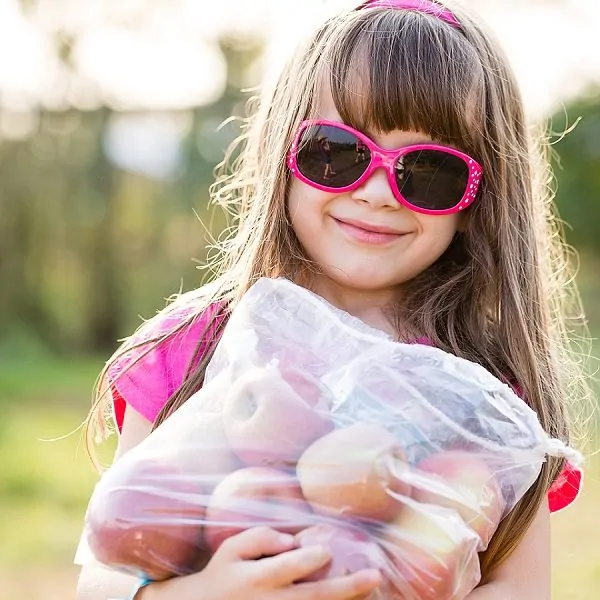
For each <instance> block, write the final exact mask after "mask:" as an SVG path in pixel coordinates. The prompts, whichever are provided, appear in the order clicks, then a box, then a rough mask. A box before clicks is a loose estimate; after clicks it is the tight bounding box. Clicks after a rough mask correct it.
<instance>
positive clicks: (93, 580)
mask: <svg viewBox="0 0 600 600" xmlns="http://www.w3.org/2000/svg"><path fill="white" fill-rule="evenodd" d="M151 429H152V423H150V421H148V420H147V419H145V418H144V417H142V415H140V414H139V413H137V412H136V411H135V410H133V409H132V408H131V407H129V406H127V408H126V409H125V416H124V419H123V427H122V431H121V434H120V436H119V444H118V447H117V451H116V453H115V459H114V460H115V461H116V460H118V459H119V457H121V456H123V454H125V452H127V451H129V450H131V449H132V448H133V447H135V446H137V445H138V444H139V443H140V442H141V441H142V440H144V439H145V438H146V437H147V436H148V435H149V434H150V431H151ZM136 581H137V579H135V578H134V577H129V576H128V575H123V574H121V573H118V572H116V571H112V570H109V569H106V568H104V567H102V566H101V565H96V564H89V565H84V566H83V567H82V569H81V572H80V575H79V581H78V583H77V600H106V599H107V598H127V597H128V596H129V593H130V592H131V590H133V588H134V585H135V584H136Z"/></svg>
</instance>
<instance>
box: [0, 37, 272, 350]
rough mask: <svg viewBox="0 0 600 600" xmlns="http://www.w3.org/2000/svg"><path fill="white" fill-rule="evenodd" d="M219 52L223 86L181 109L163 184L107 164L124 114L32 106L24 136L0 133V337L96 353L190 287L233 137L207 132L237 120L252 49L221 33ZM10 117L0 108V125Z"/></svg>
mask: <svg viewBox="0 0 600 600" xmlns="http://www.w3.org/2000/svg"><path fill="white" fill-rule="evenodd" d="M72 46H73V40H72V38H70V37H67V36H59V37H58V39H57V43H56V51H57V54H58V55H59V56H60V57H61V58H62V60H63V61H64V63H65V64H66V65H67V66H69V67H72V64H71V61H70V48H71V47H72ZM219 47H220V49H221V51H222V53H223V55H224V57H225V62H226V65H227V86H226V88H225V90H224V93H223V95H222V96H221V97H220V98H219V99H218V100H216V101H215V102H213V103H212V104H209V105H206V106H199V107H196V108H194V109H191V110H190V111H187V112H188V117H186V118H187V120H188V121H189V123H190V125H189V127H188V128H187V132H186V133H185V134H184V137H183V139H181V146H180V152H179V154H178V165H177V168H176V170H175V172H174V174H172V175H170V176H168V177H166V178H165V177H161V176H152V174H148V173H140V172H134V171H129V170H125V167H123V166H119V165H118V164H117V163H115V162H114V161H113V158H114V157H112V156H111V154H110V149H109V148H108V144H107V135H108V132H109V130H110V128H111V127H112V126H113V125H114V123H115V121H116V119H127V118H128V116H135V115H131V114H128V113H120V112H119V113H118V112H115V111H114V109H112V108H110V107H109V106H101V107H100V108H99V109H96V110H90V111H85V112H83V111H79V110H76V109H68V110H64V111H51V110H47V109H37V112H36V114H35V116H36V118H37V123H38V125H37V127H36V128H35V130H34V132H33V134H32V135H31V136H29V137H26V138H25V139H18V140H17V139H6V138H5V139H2V137H1V136H0V181H2V186H1V187H0V214H2V218H1V219H0V281H1V282H2V284H1V286H0V288H1V291H0V331H2V332H4V334H5V335H4V336H0V338H1V337H5V336H6V333H7V332H8V331H9V330H14V329H19V330H22V329H23V327H25V328H27V329H28V330H30V331H31V332H32V333H33V334H34V335H35V336H36V337H38V338H40V339H41V340H42V341H43V342H44V343H45V345H46V346H47V347H48V348H49V349H51V350H52V351H54V352H63V353H77V352H82V351H85V352H100V353H102V354H103V355H106V354H107V353H109V352H110V351H111V350H113V349H114V348H115V346H116V344H117V339H118V338H119V337H122V336H124V335H127V334H129V333H130V332H131V331H132V330H133V329H134V328H135V327H136V326H137V325H139V323H140V318H139V315H143V316H144V317H149V316H151V315H152V314H153V312H154V311H156V310H157V309H159V308H160V307H161V306H162V305H164V298H166V297H168V296H170V295H171V294H173V293H174V292H176V291H178V290H179V289H180V287H181V286H182V281H183V282H184V284H185V285H183V287H184V288H189V287H196V286H198V285H200V283H201V281H202V279H203V275H201V274H199V273H198V271H197V270H196V266H197V264H196V263H197V262H200V263H202V262H203V261H204V260H205V258H206V252H205V246H206V243H207V241H210V237H209V236H208V235H207V232H206V227H208V228H209V229H210V230H211V232H212V233H213V234H214V235H218V234H219V232H220V231H221V230H222V229H223V228H224V227H225V225H226V220H225V218H224V216H223V215H221V214H220V212H219V214H218V215H215V218H214V219H213V218H212V211H211V210H210V209H209V205H208V187H209V185H210V184H211V183H212V181H213V170H214V167H215V165H216V164H217V163H218V162H219V161H220V160H221V159H222V157H223V154H224V151H225V149H226V147H227V146H228V144H229V143H230V142H231V140H232V139H233V138H234V137H235V136H237V135H238V134H239V126H238V125H237V124H234V123H229V124H228V125H226V126H225V127H224V128H223V129H221V130H218V126H219V124H220V123H222V122H223V121H224V120H225V119H227V118H229V117H230V116H231V115H232V114H237V115H241V114H243V110H244V101H245V99H246V98H247V97H248V94H247V93H244V92H242V91H240V87H242V86H243V87H248V86H251V85H254V84H256V83H257V78H258V73H257V72H256V71H254V70H253V69H254V67H255V64H256V61H257V60H258V59H259V58H260V56H261V53H262V47H263V45H262V40H260V39H259V38H239V37H235V36H231V35H224V36H223V37H222V38H221V39H220V40H219ZM0 100H1V98H0ZM184 112H185V111H184ZM151 116H152V115H150V117H151ZM164 116H165V115H163V117H164ZM181 117H182V112H181V111H179V112H178V113H173V114H172V115H171V116H169V115H168V114H167V115H166V118H167V119H169V118H172V119H174V120H177V119H179V118H181ZM11 118H12V115H11V113H9V112H8V111H7V109H5V108H2V106H1V102H0V122H1V121H2V120H3V119H4V120H10V119H11ZM125 143H126V141H125ZM131 148H132V149H131V152H133V153H135V152H136V146H135V145H132V146H131ZM195 213H197V215H198V217H200V219H201V220H202V221H203V224H201V223H199V222H198V220H197V218H196V215H195ZM194 260H195V261H196V262H194ZM5 339H6V338H5ZM0 342H2V339H0Z"/></svg>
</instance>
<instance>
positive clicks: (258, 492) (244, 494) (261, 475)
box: [204, 467, 314, 552]
mask: <svg viewBox="0 0 600 600" xmlns="http://www.w3.org/2000/svg"><path fill="white" fill-rule="evenodd" d="M311 514H312V511H311V509H310V506H309V505H308V503H307V502H306V501H305V500H304V498H303V496H302V491H301V489H300V486H299V485H298V481H297V480H296V478H295V477H294V476H292V475H290V474H289V473H286V472H284V471H278V470H276V469H271V468H268V467H248V468H246V469H240V470H239V471H236V472H235V473H232V474H231V475H229V476H228V477H226V478H225V479H224V480H223V481H222V482H221V483H220V484H219V485H218V486H217V487H216V488H215V490H214V492H213V494H212V497H211V499H210V502H209V504H208V508H207V510H206V524H205V527H204V540H205V542H206V544H207V545H208V547H209V548H210V549H211V551H212V552H215V551H216V550H217V548H218V547H219V546H220V545H221V544H222V543H223V542H224V541H225V540H226V539H227V538H229V537H231V536H233V535H236V534H238V533H241V532H242V531H244V530H245V529H248V528H249V527H256V526H262V525H267V526H269V527H273V528H275V529H277V530H278V531H281V532H283V533H291V534H295V533H296V532H297V531H299V530H300V529H302V528H303V527H306V526H308V525H309V524H310V523H311V522H312V519H311ZM313 518H314V517H313Z"/></svg>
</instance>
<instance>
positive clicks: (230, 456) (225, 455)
mask: <svg viewBox="0 0 600 600" xmlns="http://www.w3.org/2000/svg"><path fill="white" fill-rule="evenodd" d="M160 459H161V460H162V461H163V462H167V463H169V464H173V465H176V466H177V468H178V469H179V470H180V471H181V472H182V473H183V474H184V476H185V477H186V478H188V479H189V480H190V481H195V482H198V483H200V484H201V485H202V487H203V489H204V490H205V491H206V492H207V493H208V494H210V493H211V492H212V490H213V489H214V488H215V487H216V486H217V485H218V484H219V483H220V482H221V480H222V479H224V478H225V477H226V476H227V475H229V474H230V473H233V472H234V471H237V470H238V469H240V468H241V467H243V464H242V462H241V461H240V459H239V458H238V456H237V455H236V454H235V453H234V452H233V450H232V449H231V444H230V443H229V439H228V437H227V435H226V433H225V426H224V421H223V416H222V415H221V414H200V415H199V416H198V421H197V423H194V424H193V427H192V428H191V429H190V430H189V432H187V433H186V434H185V435H184V436H182V438H181V439H176V440H175V443H173V442H170V441H169V440H167V441H166V442H165V443H164V446H163V448H162V449H161V452H160Z"/></svg>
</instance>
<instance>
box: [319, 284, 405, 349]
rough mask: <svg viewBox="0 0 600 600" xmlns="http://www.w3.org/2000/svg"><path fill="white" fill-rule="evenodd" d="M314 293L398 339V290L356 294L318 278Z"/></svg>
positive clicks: (365, 291) (363, 291)
mask: <svg viewBox="0 0 600 600" xmlns="http://www.w3.org/2000/svg"><path fill="white" fill-rule="evenodd" d="M311 287H312V291H313V292H315V293H316V294H318V295H319V296H321V297H322V298H325V300H327V301H328V302H330V303H331V304H333V306H335V307H337V308H339V309H340V310H343V311H345V312H347V313H348V314H351V315H352V316H354V317H356V318H358V319H360V320H361V321H363V322H364V323H366V324H367V325H370V326H371V327H374V328H375V329H379V330H381V331H383V332H385V333H387V334H388V335H390V336H392V337H393V338H394V339H397V338H398V337H401V336H399V332H398V329H397V326H396V324H395V323H394V318H393V310H392V306H393V304H394V303H395V302H396V301H397V300H398V291H394V290H356V289H352V288H348V287H345V286H342V285H340V284H338V283H336V282H335V281H332V280H331V279H329V278H328V277H324V276H322V277H317V278H315V280H314V281H313V282H312V286H311Z"/></svg>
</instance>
